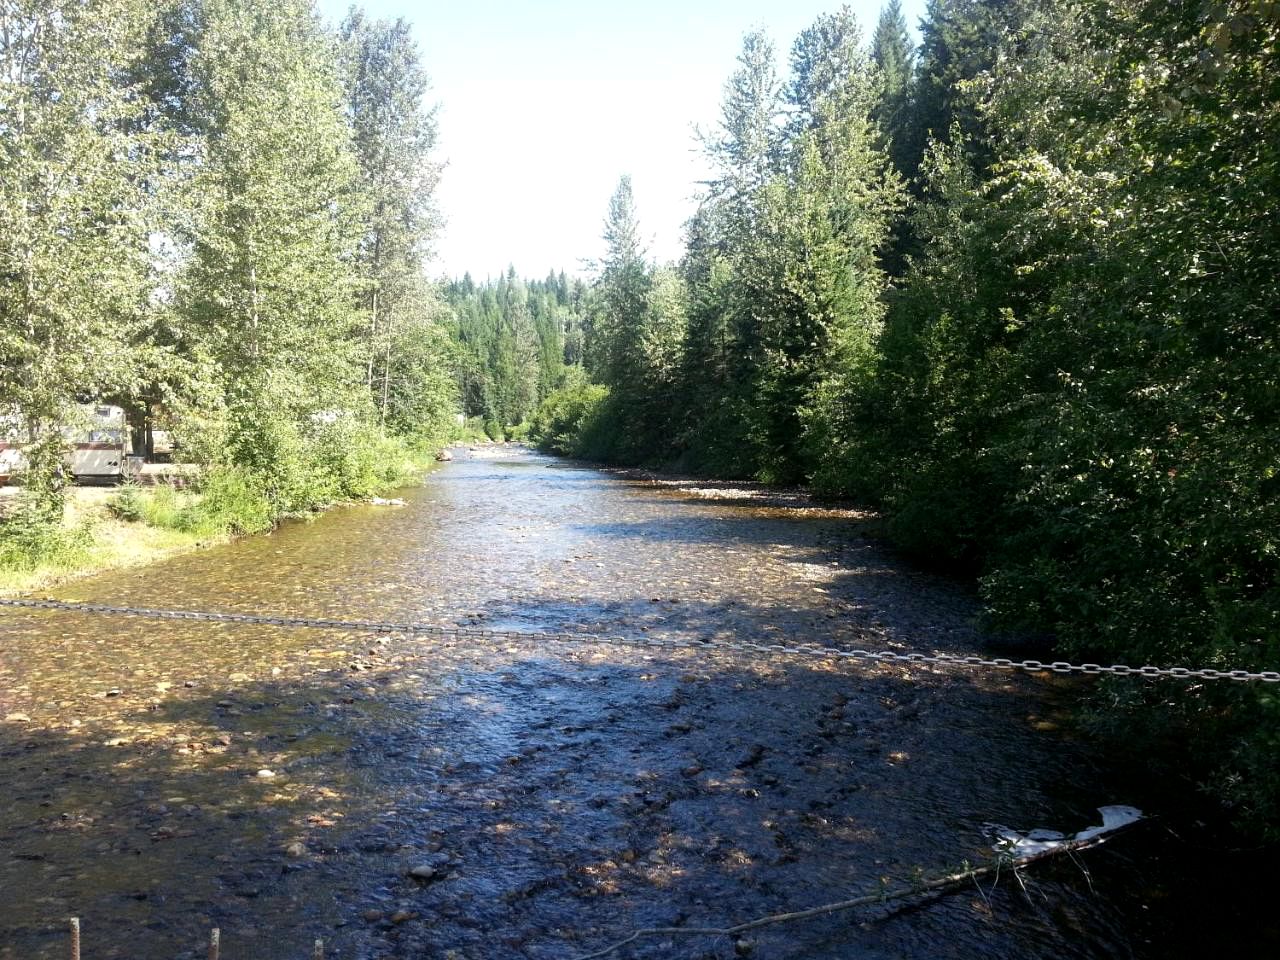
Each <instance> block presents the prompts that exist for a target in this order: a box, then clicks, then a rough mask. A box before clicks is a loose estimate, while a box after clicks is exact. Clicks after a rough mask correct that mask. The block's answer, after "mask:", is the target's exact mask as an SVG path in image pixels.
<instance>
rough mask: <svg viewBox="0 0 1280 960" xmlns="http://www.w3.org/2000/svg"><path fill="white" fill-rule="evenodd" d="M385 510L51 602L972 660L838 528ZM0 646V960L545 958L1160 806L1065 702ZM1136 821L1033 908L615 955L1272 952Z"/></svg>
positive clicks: (875, 687) (1047, 885) (448, 469)
mask: <svg viewBox="0 0 1280 960" xmlns="http://www.w3.org/2000/svg"><path fill="white" fill-rule="evenodd" d="M402 496H403V497H404V498H405V499H406V501H407V503H406V505H404V506H356V507H347V508H342V509H338V510H334V511H332V512H330V513H329V514H327V515H324V516H322V517H320V518H318V519H316V520H314V521H312V522H308V523H290V524H287V525H285V526H283V527H282V528H281V529H279V530H278V531H276V532H275V533H273V534H271V535H269V536H264V537H255V538H247V539H243V540H240V541H237V542H235V543H231V544H228V545H225V546H218V547H213V548H210V549H208V550H205V551H202V552H198V553H193V554H188V555H185V556H181V557H176V558H172V559H169V560H166V561H164V562H162V563H159V564H156V565H154V566H151V567H147V568H144V569H137V570H129V571H122V572H115V573H110V574H106V575H102V576H97V577H93V578H90V579H85V580H81V581H78V582H75V583H73V584H69V585H67V586H65V587H63V588H60V589H59V590H57V591H55V595H56V596H58V597H59V598H62V599H68V600H84V601H95V602H104V603H113V604H126V605H127V604H137V605H147V606H157V607H181V608H191V609H212V610H223V611H246V612H248V611H252V612H266V613H283V614H291V615H299V616H322V617H333V618H348V619H351V618H371V619H379V620H396V621H405V620H413V621H429V622H434V623H447V624H454V625H460V626H488V627H492V628H495V629H502V630H521V631H547V630H550V631H586V632H592V633H609V634H626V635H628V636H632V637H655V638H661V637H668V636H670V637H676V638H681V639H707V638H719V639H731V638H732V637H735V636H741V637H750V638H753V639H762V638H763V639H771V638H776V639H783V638H786V639H794V640H798V641H803V642H812V643H821V644H827V645H836V646H857V647H866V646H869V645H870V646H874V647H877V648H879V647H888V648H897V649H901V650H930V649H936V650H945V651H949V652H955V653H973V652H981V651H982V649H983V643H984V640H983V637H982V635H981V634H980V633H979V632H978V630H977V628H976V627H975V617H976V614H977V605H976V601H975V600H974V598H973V597H972V596H971V595H970V593H969V592H968V591H967V590H966V589H965V588H964V587H963V586H961V585H957V584H954V583H950V582H948V581H946V580H944V579H940V578H937V577H934V576H931V575H929V574H926V573H922V572H920V571H917V570H913V569H911V568H910V567H909V566H907V565H905V564H904V563H902V562H901V561H900V560H897V559H895V558H894V557H893V556H892V554H891V553H890V552H889V551H888V550H887V549H886V548H885V547H884V545H883V543H882V541H881V540H880V539H879V538H878V537H877V536H876V535H875V523H874V520H873V518H869V517H866V516H864V515H862V514H860V513H858V512H857V511H853V510H847V509H833V508H822V507H816V506H813V505H809V504H807V503H806V502H805V501H804V500H803V499H802V498H799V497H794V496H789V495H782V494H778V495H766V494H764V493H762V492H761V491H759V490H756V489H753V488H748V487H740V486H733V485H701V486H699V485H695V484H679V483H674V482H672V483H654V482H642V481H638V480H628V479H625V478H621V477H618V476H614V475H610V474H607V473H602V472H599V471H595V470H591V469H586V468H583V467H580V466H576V465H572V464H566V463H564V462H560V461H556V460H553V459H550V458H546V457H542V456H538V455H536V454H532V453H528V452H525V451H519V450H503V449H492V450H482V451H480V452H479V453H477V454H476V455H474V456H466V455H465V454H464V455H463V456H462V457H461V458H460V459H459V460H458V461H455V462H453V463H450V464H446V465H444V466H443V467H442V468H441V469H439V470H437V471H436V472H434V473H432V474H431V475H430V476H429V477H428V478H427V479H426V481H425V482H424V483H423V484H422V485H421V486H419V487H415V488H413V489H411V490H408V491H404V492H403V493H402ZM0 640H2V642H3V646H2V647H0V715H3V716H9V717H17V718H19V719H16V720H13V721H9V722H4V723H3V724H0V783H2V784H3V790H4V794H5V802H4V803H3V805H2V806H0V891H3V895H2V896H0V960H19V958H21V960H33V958H34V960H44V958H53V957H58V958H62V957H65V956H67V945H66V944H67V938H66V933H65V929H66V918H67V917H70V916H79V917H80V918H82V923H83V927H84V938H85V956H86V957H91V958H125V957H128V958H134V960H159V958H162V957H163V958H167V960H172V958H194V957H196V956H201V957H202V956H204V949H205V948H204V946H203V945H202V944H203V941H204V939H205V938H206V937H207V933H208V930H209V929H210V928H211V927H215V926H216V927H218V928H220V930H221V932H222V956H223V957H224V958H228V960H238V958H255V960H277V958H279V960H283V958H301V957H305V956H309V955H310V949H311V943H312V941H313V940H314V939H316V938H321V939H323V940H324V941H325V945H326V950H327V953H326V955H327V956H329V957H346V958H361V960H364V958H369V960H372V958H378V957H406V958H407V957H415V958H417V957H454V958H498V960H505V958H552V957H556V958H560V957H573V956H576V955H579V954H582V953H587V952H590V951H591V950H594V949H599V948H600V947H602V946H604V945H606V944H608V943H609V942H611V941H613V940H617V939H620V938H622V937H624V936H626V935H627V934H628V933H629V932H630V931H631V930H632V929H633V928H635V927H641V926H651V925H723V924H727V923H733V922H738V921H741V920H746V919H750V918H752V917H755V916H760V915H763V914H768V913H773V912H778V911H784V910H794V909H801V908H805V907H810V906H814V905H817V904H821V903H824V902H828V901H832V900H838V899H842V898H844V897H849V896H855V895H857V894H859V893H864V892H868V891H874V890H875V889H877V885H878V884H879V883H881V878H888V880H890V881H894V882H896V881H899V880H904V879H909V878H910V877H911V876H912V875H918V874H921V873H923V874H924V875H930V874H933V873H937V872H943V871H948V870H953V869H955V868H957V867H959V866H960V865H961V864H962V863H964V862H966V861H969V862H981V861H983V860H984V859H986V857H987V855H988V854H989V844H990V839H989V838H988V836H987V834H986V832H985V829H984V828H985V825H986V824H988V823H991V822H996V823H1001V824H1006V825H1009V826H1011V827H1015V828H1019V829H1029V828H1034V827H1051V828H1056V829H1060V830H1065V831H1068V832H1071V831H1075V830H1078V829H1081V828H1083V827H1086V826H1089V825H1090V824H1091V823H1093V822H1096V821H1097V820H1098V816H1097V814H1096V812H1095V808H1096V807H1098V806H1100V805H1103V804H1110V803H1126V802H1128V803H1138V805H1140V806H1146V807H1148V809H1150V807H1151V804H1152V803H1153V801H1154V802H1155V803H1157V805H1158V801H1159V793H1158V791H1153V790H1151V789H1149V788H1147V789H1145V790H1142V789H1138V790H1137V791H1136V792H1137V793H1141V794H1142V795H1141V796H1137V795H1134V793H1135V788H1134V787H1133V786H1132V784H1131V782H1130V778H1128V777H1127V776H1126V775H1125V772H1124V771H1123V770H1117V769H1116V764H1115V763H1114V762H1109V761H1107V760H1106V759H1105V758H1103V757H1100V756H1099V754H1098V749H1097V747H1096V746H1095V745H1093V744H1092V743H1091V742H1090V741H1089V740H1088V738H1087V737H1084V736H1082V735H1080V734H1079V733H1077V732H1074V731H1073V729H1072V725H1071V722H1070V715H1071V706H1072V704H1073V702H1074V700H1075V698H1076V697H1077V695H1078V693H1079V692H1080V690H1081V688H1082V685H1084V684H1087V683H1088V682H1090V681H1087V680H1078V679H1076V680H1072V679H1062V678H1058V677H1053V676H1048V677H1046V676H1034V677H1033V676H1025V675H1014V674H1007V673H981V672H969V673H966V672H962V671H958V670H956V669H946V670H933V669H921V668H914V667H913V668H904V667H901V666H892V667H891V666H874V667H873V666H866V665H850V664H847V663H840V662H837V661H834V660H829V659H815V658H809V659H806V660H804V661H799V660H797V659H782V658H762V657H759V656H755V657H752V656H745V655H741V654H735V653H732V652H727V651H723V650H707V649H703V650H698V649H693V648H690V649H666V648H661V649H660V648H656V647H654V648H647V647H619V646H608V645H591V644H563V643H561V644H557V643H548V642H545V641H543V642H539V641H537V640H510V639H498V640H494V639H487V640H486V639H477V638H474V637H473V638H436V637H418V638H410V637H403V636H391V637H385V636H384V637H378V636H374V635H371V634H364V633H349V634H348V633H342V632H338V631H333V630H329V631H317V630H304V629H285V628H274V627H258V626H245V625H235V624H202V623H174V622H168V621H145V620H136V619H126V618H108V617H102V616H92V617H91V616H85V615H73V614H66V613H32V614H21V615H17V614H15V613H14V612H13V611H4V612H2V613H0ZM22 718H25V719H22ZM1152 812H1157V813H1158V812H1159V811H1158V810H1154V811H1152ZM1159 824H1160V822H1159V821H1152V822H1151V823H1148V824H1143V825H1140V826H1138V827H1135V828H1134V829H1133V830H1131V831H1130V832H1129V833H1128V834H1126V835H1124V836H1122V837H1120V838H1118V839H1117V840H1116V841H1114V842H1113V843H1112V844H1109V845H1107V846H1105V847H1103V848H1101V849H1099V850H1096V851H1091V852H1089V853H1087V854H1085V855H1083V857H1082V858H1081V860H1080V861H1079V862H1072V861H1071V860H1069V859H1068V858H1062V859H1061V862H1053V863H1048V864H1045V865H1043V866H1037V867H1035V868H1034V869H1032V870H1029V871H1027V873H1026V875H1025V876H1024V878H1023V882H1024V884H1025V887H1024V886H1023V885H1022V884H1020V883H1018V882H1017V881H1016V880H1015V879H1013V878H1010V877H1007V876H1006V877H1005V878H1003V879H1002V880H1001V881H1000V882H999V883H998V884H996V885H995V886H994V887H991V886H990V885H988V886H985V887H983V888H981V889H979V888H976V887H975V888H969V889H965V890H961V891H958V892H954V893H951V894H948V895H946V896H941V897H937V898H934V899H932V900H929V901H927V902H923V903H919V904H916V905H913V906H911V907H910V908H909V909H898V910H896V911H895V910H892V909H890V908H888V907H876V908H871V909H864V910H862V911H860V912H855V913H850V914H844V915H837V916H832V917H826V918H822V919H818V920H812V921H806V922H803V923H798V924H793V925H788V926H781V927H776V928H769V929H764V930H760V931H758V932H756V933H753V934H752V935H751V943H742V944H739V945H736V946H735V944H733V943H732V942H730V941H728V940H725V939H715V938H709V937H704V938H693V939H678V940H671V941H663V940H661V939H659V940H654V941H648V942H644V943H638V944H636V945H633V946H631V947H628V948H626V951H624V952H622V953H620V954H619V956H629V957H675V958H710V957H725V958H728V957H733V956H736V955H746V954H749V955H753V956H757V957H762V958H764V957H768V958H792V960H799V958H844V957H862V958H882V957H883V958H889V957H894V958H898V957H910V958H925V957H930V958H932V957H973V956H979V955H980V956H983V957H988V958H1040V957H1044V958H1050V957H1054V958H1057V957H1099V958H1101V957H1125V956H1132V957H1167V956H1204V955H1206V954H1209V953H1216V952H1217V951H1216V950H1214V948H1213V946H1214V944H1221V943H1222V942H1223V941H1222V940H1221V939H1220V937H1221V931H1222V929H1224V928H1225V929H1228V930H1232V931H1234V934H1233V936H1232V938H1231V939H1232V941H1233V942H1234V943H1236V945H1237V946H1236V950H1237V952H1236V953H1235V954H1234V955H1237V956H1243V955H1251V951H1253V950H1255V949H1256V950H1259V951H1261V950H1264V949H1273V948H1274V947H1275V945H1276V944H1277V942H1280V941H1278V939H1277V934H1276V927H1275V921H1274V920H1273V919H1271V914H1270V913H1266V914H1264V913H1263V911H1264V910H1265V907H1264V904H1265V903H1268V902H1270V901H1271V898H1272V897H1273V896H1274V893H1275V881H1274V880H1268V881H1267V882H1266V883H1260V882H1258V878H1255V877H1253V876H1251V875H1250V874H1249V871H1251V870H1253V869H1254V867H1255V866H1257V865H1258V864H1257V863H1256V862H1255V860H1252V859H1250V858H1249V855H1248V854H1239V855H1234V856H1236V857H1237V858H1236V859H1230V858H1229V857H1228V856H1227V855H1225V854H1221V853H1216V852H1198V848H1196V847H1194V846H1193V845H1191V844H1188V843H1185V842H1181V841H1178V840H1176V839H1174V838H1173V836H1172V834H1170V833H1169V831H1168V829H1167V827H1165V826H1161V825H1159ZM415 867H418V868H422V867H429V868H430V870H421V869H420V870H419V873H421V874H423V876H422V877H421V878H414V877H412V876H410V875H409V874H410V871H412V870H413V869H414V868H415ZM1086 870H1087V872H1086ZM1199 870H1213V871H1215V872H1216V873H1217V876H1215V877H1214V885H1213V886H1214V890H1213V891H1212V892H1209V893H1206V892H1205V890H1204V889H1203V887H1204V885H1203V884H1202V883H1201V882H1199V880H1198V879H1197V871H1199ZM427 874H430V875H429V876H428V875H427ZM1268 876H1269V874H1268ZM735 950H736V951H737V952H736V953H735ZM628 951H629V952H628Z"/></svg>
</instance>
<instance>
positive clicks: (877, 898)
mask: <svg viewBox="0 0 1280 960" xmlns="http://www.w3.org/2000/svg"><path fill="white" fill-rule="evenodd" d="M1100 809H1101V812H1102V815H1103V824H1102V826H1101V827H1093V828H1090V829H1088V830H1082V831H1081V832H1080V833H1078V834H1076V835H1075V836H1074V837H1072V838H1071V839H1063V840H1047V841H1042V840H1035V839H1029V840H1028V839H1025V838H1020V837H1018V839H1013V838H1012V837H1011V836H1010V834H1011V833H1012V832H1011V831H1007V830H1005V831H1004V833H1003V834H1002V835H1001V837H1002V841H1003V842H1002V844H1001V846H1000V847H998V848H997V855H996V858H995V859H994V860H993V861H992V862H991V863H989V864H985V865H983V866H980V867H966V868H965V869H963V870H960V871H958V872H955V873H949V874H946V875H945V876H941V877H934V878H933V879H931V880H922V881H920V882H917V883H912V884H911V885H910V886H903V887H898V888H896V889H893V890H878V891H876V892H875V893H868V894H864V895H862V896H860V897H854V898H852V899H850V900H837V901H836V902H834V903H824V904H822V905H821V906H817V907H810V908H809V909H807V910H795V911H792V912H790V913H774V914H769V915H768V916H764V917H757V918H756V919H754V920H747V921H745V922H743V923H737V924H734V925H733V926H729V927H643V928H641V929H639V930H635V931H633V932H632V933H631V935H630V936H628V937H626V938H625V939H622V940H619V941H617V942H616V943H612V944H610V945H609V946H607V947H605V948H604V949H602V950H597V951H596V952H594V953H587V954H582V955H581V956H578V957H575V958H574V960H596V958H598V957H607V956H609V955H610V954H612V953H616V952H617V951H618V950H621V949H622V948H623V947H625V946H627V945H628V944H632V943H635V942H636V941H637V940H641V939H645V938H648V937H668V936H671V937H738V936H740V935H741V934H744V933H748V932H750V931H752V930H757V929H759V928H760V927H769V926H773V925H775V924H779V923H792V922H794V921H796V920H810V919H812V918H814V917H821V916H826V915H828V914H832V913H841V912H843V911H845V910H852V909H854V908H855V907H867V906H871V905H873V904H881V903H890V902H893V901H897V900H909V899H911V898H913V897H920V896H923V895H925V894H936V893H941V892H943V891H946V890H950V889H954V888H955V887H958V886H960V885H962V884H965V883H968V882H969V881H974V882H975V883H976V882H977V881H978V880H980V879H981V878H982V877H987V876H991V875H993V874H994V875H997V876H998V875H999V873H1000V871H1001V870H1012V871H1014V872H1015V875H1016V871H1018V870H1020V869H1021V868H1023V867H1026V866H1030V865H1031V864H1033V863H1036V862H1038V861H1040V860H1047V859H1049V858H1050V857H1056V856H1058V855H1060V854H1071V855H1074V854H1075V853H1076V851H1079V850H1087V849H1089V848H1090V847H1096V846H1099V845H1101V844H1103V843H1106V842H1107V840H1108V839H1110V837H1111V836H1112V835H1113V834H1114V833H1116V832H1117V831H1118V830H1122V829H1124V828H1125V827H1127V826H1130V825H1132V824H1134V823H1137V822H1138V821H1139V820H1140V819H1142V815H1141V814H1140V813H1139V812H1138V811H1137V810H1134V809H1133V808H1132V807H1102V808H1100ZM1001 829H1003V828H1001ZM1017 836H1018V835H1016V834H1015V835H1013V837H1017ZM1019 849H1025V850H1027V851H1028V852H1026V853H1023V854H1021V855H1019V854H1018V852H1017V851H1018V850H1019ZM979 889H981V888H979Z"/></svg>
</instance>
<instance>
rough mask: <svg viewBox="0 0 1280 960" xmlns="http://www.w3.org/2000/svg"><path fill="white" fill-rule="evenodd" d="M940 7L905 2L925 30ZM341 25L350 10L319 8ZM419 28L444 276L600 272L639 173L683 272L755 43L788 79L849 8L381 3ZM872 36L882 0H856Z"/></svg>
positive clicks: (649, 230) (529, 1) (655, 226)
mask: <svg viewBox="0 0 1280 960" xmlns="http://www.w3.org/2000/svg"><path fill="white" fill-rule="evenodd" d="M924 2H925V0H903V11H904V13H905V15H906V18H907V22H908V24H909V25H910V26H911V27H912V29H913V30H914V29H915V28H916V26H917V21H918V20H919V18H920V16H921V15H922V14H923V10H924ZM317 6H318V8H319V10H320V12H321V13H322V14H323V15H324V16H325V17H327V18H328V19H329V20H330V21H332V22H337V21H338V20H340V19H341V18H342V16H343V15H345V13H346V11H347V9H348V7H349V6H350V2H349V0H317ZM361 6H363V7H364V8H365V10H366V11H368V13H369V14H370V15H371V16H373V17H377V18H394V17H404V18H405V19H406V20H409V21H411V22H412V23H413V24H414V33H415V36H416V38H417V40H418V44H419V48H420V50H421V53H422V62H423V66H424V67H425V68H426V70H427V72H428V73H429V74H430V76H431V82H432V96H433V97H434V99H435V100H436V101H437V102H438V103H439V105H440V112H439V120H440V143H439V157H440V159H442V160H444V161H445V163H446V164H447V166H446V168H445V171H444V177H443V180H442V181H441V184H440V187H439V192H438V196H437V200H438V204H439V206H440V209H441V212H442V213H443V214H444V216H445V218H446V221H447V222H446V225H445V230H444V234H443V236H441V237H440V239H439V241H438V243H437V258H436V262H435V264H434V265H433V273H442V274H444V275H446V276H451V277H461V276H462V274H463V272H464V271H470V272H471V275H472V276H473V277H474V278H475V279H476V280H477V281H479V280H482V279H484V278H485V277H487V276H496V275H497V274H499V273H500V272H502V271H504V270H505V269H506V268H507V266H508V265H509V264H513V265H514V266H515V268H516V272H517V273H519V274H520V275H521V276H525V277H542V276H545V275H546V274H547V271H548V270H552V269H554V270H561V269H563V270H565V271H567V272H569V273H570V274H574V273H579V274H588V273H589V272H590V267H589V263H588V261H590V260H592V259H594V258H597V257H599V256H601V254H602V253H603V241H601V239H600V234H601V228H602V224H603V222H604V216H605V211H606V209H607V206H608V202H609V197H610V196H611V195H612V193H613V191H614V188H615V187H616V186H617V183H618V178H619V177H620V176H622V175H623V174H630V176H631V179H632V185H633V187H634V190H635V196H636V207H637V212H638V214H639V218H640V225H641V228H642V232H643V234H644V235H645V237H646V238H647V241H648V248H649V256H650V257H651V258H652V259H656V260H674V259H676V258H677V257H678V256H679V254H680V250H681V243H682V225H683V224H684V222H685V221H686V220H687V219H688V218H689V216H690V215H691V214H692V213H693V209H694V201H693V198H694V195H695V193H696V191H697V189H698V181H699V180H700V179H704V178H705V177H706V174H707V168H706V165H705V163H704V162H703V160H702V157H701V155H700V151H699V148H698V145H697V143H696V141H695V138H694V127H695V125H696V126H700V127H702V128H703V129H706V130H710V129H713V128H714V126H715V124H716V121H717V118H718V116H719V109H718V107H719V102H720V96H721V92H722V89H723V86H724V82H725V80H726V79H727V78H728V77H729V75H730V74H731V73H732V72H733V70H734V68H735V58H736V57H737V55H738V52H739V50H740V49H741V44H742V35H743V34H744V33H746V32H747V31H748V30H750V29H752V28H754V27H757V26H763V27H764V28H765V30H766V31H767V32H768V33H769V35H770V36H771V37H772V39H773V41H774V44H775V47H776V49H777V52H778V69H779V72H780V73H782V74H783V75H785V72H786V69H787V55H788V52H789V50H790V47H791V42H792V41H793V40H794V39H795V37H796V35H797V34H798V33H799V32H800V31H801V30H803V29H804V28H805V27H807V26H808V25H809V24H810V23H812V22H813V20H814V18H815V17H817V15H818V14H820V13H824V12H830V11H833V10H835V9H837V8H838V7H839V0H825V2H824V0H630V2H628V3H626V4H618V3H615V2H611V0H536V2H535V0H525V2H516V0H507V2H501V0H441V2H435V3H433V2H428V0H416V2H415V0H365V2H364V3H362V4H361ZM850 6H851V7H852V8H853V9H854V11H855V13H856V14H857V16H858V19H859V20H860V21H861V22H862V25H863V30H864V33H865V34H866V35H867V36H868V37H869V36H870V33H871V32H872V31H873V30H874V29H875V22H876V19H877V17H878V16H879V8H880V0H851V2H850Z"/></svg>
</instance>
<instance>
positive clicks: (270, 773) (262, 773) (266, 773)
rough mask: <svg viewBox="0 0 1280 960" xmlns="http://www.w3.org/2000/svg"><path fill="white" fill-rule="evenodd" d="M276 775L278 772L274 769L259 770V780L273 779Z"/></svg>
mask: <svg viewBox="0 0 1280 960" xmlns="http://www.w3.org/2000/svg"><path fill="white" fill-rule="evenodd" d="M275 775H276V772H275V771H274V770H259V771H258V779H259V780H270V779H271V778H272V777H274V776H275Z"/></svg>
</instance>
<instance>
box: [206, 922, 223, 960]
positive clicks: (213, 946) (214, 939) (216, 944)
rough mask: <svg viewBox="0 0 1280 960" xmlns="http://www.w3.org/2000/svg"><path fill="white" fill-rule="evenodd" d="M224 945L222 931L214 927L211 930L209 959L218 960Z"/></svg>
mask: <svg viewBox="0 0 1280 960" xmlns="http://www.w3.org/2000/svg"><path fill="white" fill-rule="evenodd" d="M221 947H222V931H221V930H219V929H218V928H217V927H214V928H213V929H212V930H210V931H209V960H218V951H219V950H220V949H221Z"/></svg>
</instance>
